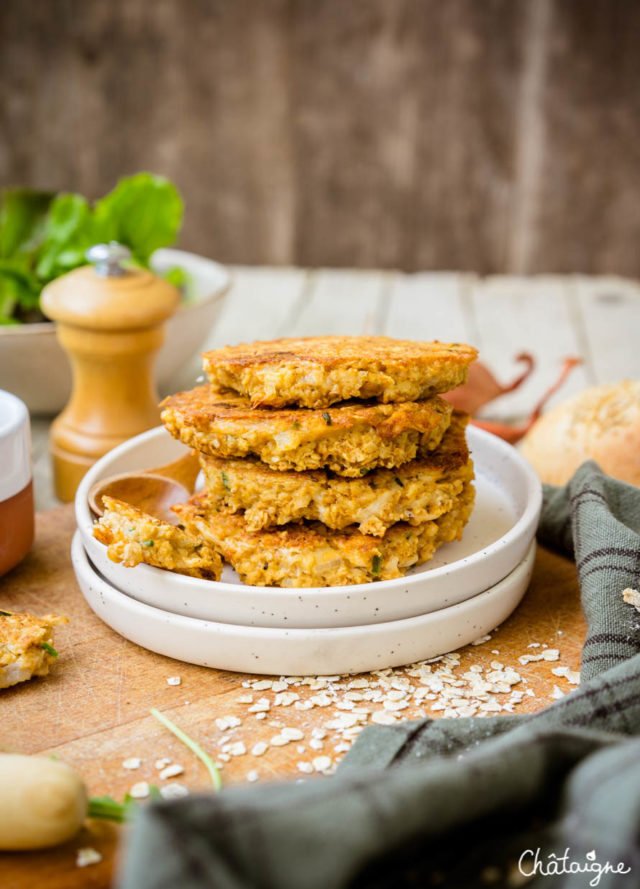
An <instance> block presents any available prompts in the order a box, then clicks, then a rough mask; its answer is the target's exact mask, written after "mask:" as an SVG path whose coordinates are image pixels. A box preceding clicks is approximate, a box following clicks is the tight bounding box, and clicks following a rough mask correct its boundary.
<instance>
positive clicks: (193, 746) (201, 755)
mask: <svg viewBox="0 0 640 889" xmlns="http://www.w3.org/2000/svg"><path fill="white" fill-rule="evenodd" d="M149 713H151V715H152V716H153V717H154V719H157V720H158V722H161V723H162V725H163V726H164V727H165V728H168V729H169V731H170V732H173V734H174V735H175V736H176V738H178V739H179V740H180V741H182V743H183V744H185V745H186V746H187V747H188V748H189V750H191V751H192V753H195V755H196V756H197V757H198V759H199V760H200V762H202V763H204V765H205V766H206V768H207V770H208V772H209V775H210V776H211V783H212V784H213V788H214V790H216V791H218V790H221V789H222V779H221V778H220V772H219V771H218V770H217V768H216V765H215V763H214V761H213V760H212V759H211V757H210V756H209V754H208V753H205V752H204V750H203V749H202V747H201V746H200V745H199V744H198V743H197V742H196V741H194V740H193V738H190V737H189V735H187V734H186V732H183V731H182V729H181V728H179V727H178V726H177V725H176V724H175V723H174V722H172V721H171V720H170V719H169V717H168V716H165V715H164V713H161V712H160V711H159V710H156V708H155V707H152V708H151V709H150V710H149Z"/></svg>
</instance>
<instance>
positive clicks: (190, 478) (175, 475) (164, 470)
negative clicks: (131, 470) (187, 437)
mask: <svg viewBox="0 0 640 889" xmlns="http://www.w3.org/2000/svg"><path fill="white" fill-rule="evenodd" d="M199 472H200V461H199V460H198V453H197V451H189V453H188V454H185V455H184V456H183V457H180V459H179V460H174V461H173V463H167V464H166V465H165V466H159V467H158V468H157V469H148V470H147V471H146V472H145V473H143V474H144V475H163V476H165V478H170V479H173V481H176V482H178V484H180V485H183V486H184V487H185V488H186V489H187V490H188V491H189V492H190V493H192V494H193V489H194V487H195V484H196V479H197V477H198V473H199Z"/></svg>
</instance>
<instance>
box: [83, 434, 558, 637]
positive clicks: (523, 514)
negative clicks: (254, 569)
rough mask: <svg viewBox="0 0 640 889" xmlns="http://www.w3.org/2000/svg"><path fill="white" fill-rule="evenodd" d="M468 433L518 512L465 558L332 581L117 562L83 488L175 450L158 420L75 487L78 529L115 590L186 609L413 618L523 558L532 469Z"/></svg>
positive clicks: (480, 467) (259, 619) (244, 617)
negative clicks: (288, 582) (225, 576)
mask: <svg viewBox="0 0 640 889" xmlns="http://www.w3.org/2000/svg"><path fill="white" fill-rule="evenodd" d="M468 440H469V444H470V447H471V450H472V453H473V456H474V460H475V462H476V470H477V472H478V474H480V473H481V472H485V465H484V464H485V463H486V462H487V455H490V460H489V462H490V463H491V466H492V469H491V474H492V476H493V483H494V484H495V485H496V487H497V488H498V489H504V490H507V491H508V490H509V488H514V487H517V488H518V490H519V506H518V507H514V508H516V513H517V518H516V520H515V521H514V524H513V526H512V527H511V528H509V530H508V531H507V532H506V533H504V534H502V535H501V536H500V537H499V538H498V539H497V540H495V541H494V542H492V543H491V544H489V545H488V546H484V547H481V548H479V549H478V550H476V551H475V552H473V553H472V554H470V555H465V556H464V558H460V559H456V560H455V561H451V562H449V563H448V564H445V565H441V566H440V567H430V563H427V564H426V565H423V566H420V567H419V568H417V569H414V572H412V573H410V574H408V575H407V576H405V577H400V578H396V579H394V580H389V581H384V582H381V581H378V582H376V583H368V584H354V585H352V586H337V587H304V588H279V587H259V586H250V585H248V584H242V583H228V582H225V581H206V580H200V579H198V578H192V577H186V576H184V575H179V574H172V573H171V572H168V571H163V570H161V569H158V568H153V567H151V566H148V565H138V566H137V567H135V568H124V567H123V566H121V565H116V564H114V563H112V562H109V560H108V559H107V557H106V549H105V547H103V546H102V544H99V543H98V542H97V541H96V540H95V539H94V538H93V536H92V526H93V518H92V515H91V512H90V510H89V507H88V504H87V495H88V492H89V490H90V488H91V486H92V485H93V484H94V482H95V481H98V480H100V479H101V478H105V477H107V476H109V475H113V474H116V473H117V472H126V471H129V470H132V469H136V468H139V467H140V466H144V467H152V466H159V465H162V463H166V462H169V461H170V460H174V459H176V458H177V457H179V456H180V454H182V453H184V452H185V450H186V449H185V447H184V445H182V444H181V443H180V442H177V441H175V440H174V439H172V438H171V437H170V436H169V434H168V433H167V432H166V431H165V430H164V429H163V428H162V427H158V428H156V429H152V430H150V431H149V432H145V433H143V434H142V435H139V436H136V437H135V438H133V439H131V440H129V441H128V442H125V443H124V444H123V445H120V446H119V447H117V448H114V450H112V451H110V452H109V454H107V455H105V457H103V458H102V459H101V460H99V461H98V462H97V463H96V464H95V466H93V467H92V468H91V469H90V470H89V472H88V473H87V475H86V476H85V477H84V479H83V480H82V482H81V484H80V486H79V488H78V492H77V496H76V518H77V523H78V528H79V530H80V532H81V534H82V537H83V542H84V545H85V548H86V549H87V552H88V553H89V555H90V557H91V559H92V561H93V562H94V564H96V565H97V567H98V568H99V570H100V571H101V572H102V573H103V574H104V576H105V577H107V579H108V580H109V582H110V583H112V584H113V585H114V586H115V587H116V588H117V589H119V590H121V591H122V592H125V593H127V594H128V595H132V596H134V597H135V598H138V599H139V600H141V601H144V602H145V603H146V604H148V605H151V606H157V607H160V608H162V609H165V608H169V610H172V611H175V612H176V613H181V614H185V615H187V616H192V617H198V618H202V619H213V620H222V621H224V622H225V623H230V622H233V623H237V624H240V625H244V624H248V623H251V622H254V623H256V624H257V623H260V624H261V625H263V626H295V627H313V626H331V625H334V626H345V625H346V624H347V623H350V624H352V625H357V624H366V623H375V622H384V621H385V620H396V619H402V618H405V617H412V616H414V615H416V614H423V613H425V612H427V611H429V610H434V609H436V608H440V607H445V606H448V605H451V604H455V603H456V602H460V601H463V600H464V599H465V598H468V597H470V596H473V595H477V594H478V593H481V592H482V591H483V590H486V589H488V588H489V587H491V586H493V585H494V584H495V583H497V582H498V581H499V580H501V579H502V578H503V577H506V576H507V575H508V574H509V572H511V571H512V570H513V569H514V568H515V566H516V565H517V564H518V563H519V562H520V561H521V560H522V558H523V557H524V555H525V553H526V551H527V549H528V547H529V545H530V543H531V541H532V539H533V537H534V535H535V530H536V526H537V522H538V517H539V514H540V507H541V502H542V491H541V485H540V482H539V480H538V477H537V476H536V474H535V472H534V470H533V469H532V468H531V466H530V465H529V464H528V463H527V462H526V460H525V459H524V458H523V457H522V456H521V455H520V454H519V453H518V452H517V451H516V450H515V449H514V448H513V447H512V446H511V445H508V444H506V443H505V442H503V441H502V440H501V439H499V438H497V437H496V436H494V435H491V434H489V433H487V432H484V431H483V430H481V429H477V428H476V427H470V428H469V432H468ZM509 479H510V480H511V481H510V482H509V481H508V480H509ZM509 496H510V494H509ZM449 546H451V545H449ZM444 550H445V548H443V550H442V551H443V552H444Z"/></svg>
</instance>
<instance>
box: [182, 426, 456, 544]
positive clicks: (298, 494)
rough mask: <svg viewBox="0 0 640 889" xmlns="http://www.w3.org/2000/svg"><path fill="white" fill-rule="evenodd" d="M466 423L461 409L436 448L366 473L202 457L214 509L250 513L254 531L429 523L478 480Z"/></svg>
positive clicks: (374, 530)
mask: <svg viewBox="0 0 640 889" xmlns="http://www.w3.org/2000/svg"><path fill="white" fill-rule="evenodd" d="M467 421H468V415H467V414H463V413H460V412H457V411H454V413H453V417H452V420H451V425H450V426H449V428H448V429H447V431H446V432H445V434H444V437H443V439H442V441H441V442H440V445H439V447H438V448H437V450H435V451H432V452H430V453H429V454H428V455H427V456H425V457H421V458H419V459H417V460H412V461H410V462H409V463H405V464H404V465H403V466H400V467H398V468H397V469H392V470H391V469H374V470H373V471H372V472H370V473H368V474H367V475H366V476H364V477H363V478H354V479H349V478H343V477H340V476H336V475H334V474H333V473H331V472H325V471H322V470H315V471H311V470H307V471H306V472H294V471H292V470H290V471H288V472H274V471H273V470H271V469H269V467H268V466H267V465H266V464H265V463H262V462H261V461H259V460H253V459H237V460H223V459H221V458H220V457H208V456H204V455H202V456H201V458H200V462H201V464H202V469H203V471H204V475H205V481H206V485H207V491H208V493H209V498H210V504H211V508H212V509H218V510H221V511H223V512H238V511H239V510H244V519H245V522H246V525H247V529H248V530H249V531H257V530H259V529H260V528H266V527H269V526H272V525H285V524H287V523H288V522H292V521H297V520H299V519H308V520H316V521H320V522H322V523H323V524H325V525H327V527H329V528H335V529H340V528H346V527H347V526H348V525H352V524H356V525H358V526H359V528H360V531H361V532H362V533H363V534H374V535H376V536H382V535H383V534H384V533H385V531H386V530H387V528H388V527H389V526H390V525H393V524H395V522H400V521H406V522H409V524H411V525H419V524H422V523H424V522H427V521H429V520H431V519H435V518H437V517H438V516H440V515H442V513H444V512H447V511H448V510H449V509H451V508H452V507H453V506H454V504H455V502H456V499H457V498H458V496H459V494H460V492H461V491H462V487H463V484H464V483H465V482H468V481H470V480H471V479H472V478H473V464H472V462H471V461H470V460H469V450H468V448H467V443H466V440H465V427H466V424H467Z"/></svg>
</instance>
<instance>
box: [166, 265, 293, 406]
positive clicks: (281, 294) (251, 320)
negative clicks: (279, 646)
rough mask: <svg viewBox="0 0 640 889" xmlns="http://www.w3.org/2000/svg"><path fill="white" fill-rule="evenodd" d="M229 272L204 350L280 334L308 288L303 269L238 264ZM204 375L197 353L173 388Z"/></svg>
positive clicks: (193, 381) (192, 382)
mask: <svg viewBox="0 0 640 889" xmlns="http://www.w3.org/2000/svg"><path fill="white" fill-rule="evenodd" d="M230 271H231V275H232V285H231V289H230V290H229V292H228V293H227V295H226V297H225V302H224V306H223V309H222V313H221V315H220V318H219V319H218V321H217V322H216V324H215V325H214V327H213V328H212V330H211V331H210V334H209V337H208V339H207V341H206V343H205V344H204V346H203V348H202V350H201V351H204V350H206V349H216V348H218V347H220V346H225V345H235V344H236V343H246V342H251V341H252V340H263V339H273V338H275V337H277V336H281V335H282V334H281V330H283V329H285V328H286V327H287V325H288V324H289V320H290V318H291V317H292V315H293V313H294V310H295V308H296V306H297V305H298V302H299V301H300V300H301V299H302V296H303V294H304V292H305V288H306V287H307V281H308V275H307V273H306V272H305V271H304V270H303V269H287V268H279V269H273V268H261V267H255V268H249V267H244V268H243V267H239V266H237V267H235V268H232V269H231V270H230ZM201 376H202V361H201V359H200V354H199V353H198V354H197V355H194V356H193V358H192V359H191V361H189V363H188V364H187V365H186V366H185V367H184V368H183V369H182V370H181V371H180V374H179V375H178V376H177V378H176V379H175V380H174V381H173V385H172V387H171V391H172V392H176V391H178V390H180V389H188V388H191V387H192V386H194V385H195V382H196V380H197V379H198V378H199V377H201Z"/></svg>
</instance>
